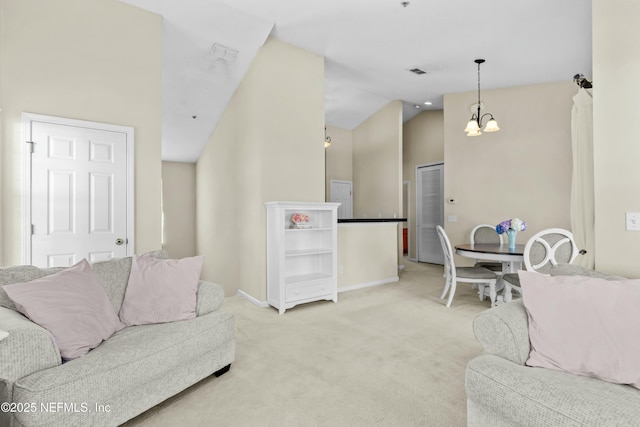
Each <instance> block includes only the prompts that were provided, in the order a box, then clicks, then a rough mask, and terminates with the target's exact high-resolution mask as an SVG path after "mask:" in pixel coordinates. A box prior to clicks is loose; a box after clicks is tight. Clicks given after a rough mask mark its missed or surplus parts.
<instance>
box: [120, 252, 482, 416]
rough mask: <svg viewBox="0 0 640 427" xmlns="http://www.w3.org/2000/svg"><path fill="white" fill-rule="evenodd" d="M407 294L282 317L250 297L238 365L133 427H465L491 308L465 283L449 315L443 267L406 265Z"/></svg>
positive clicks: (372, 291)
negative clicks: (469, 379) (471, 368)
mask: <svg viewBox="0 0 640 427" xmlns="http://www.w3.org/2000/svg"><path fill="white" fill-rule="evenodd" d="M405 265H406V268H405V270H403V271H402V272H401V274H400V281H399V282H397V283H393V284H389V285H383V286H377V287H372V288H367V289H362V290H357V291H350V292H344V293H341V294H339V295H338V303H336V304H334V303H333V302H330V301H328V302H324V301H323V302H316V303H311V304H305V305H301V306H297V307H295V308H293V309H291V310H287V312H286V313H285V314H284V315H282V316H281V315H279V314H278V313H277V311H276V310H275V309H272V308H269V309H262V308H258V307H256V306H254V305H252V304H251V303H249V302H248V301H246V300H244V299H242V298H240V297H237V296H235V297H230V298H227V299H226V301H225V303H224V306H223V310H226V311H229V312H232V313H234V314H235V317H236V328H237V349H236V360H235V362H234V364H233V366H232V367H231V370H230V371H229V372H228V373H227V374H225V375H223V376H221V377H220V378H215V377H210V378H207V379H205V380H203V381H201V382H200V383H198V384H196V385H195V386H193V387H190V388H189V389H187V390H185V391H184V392H182V393H181V394H179V395H177V396H175V397H173V398H171V399H169V400H167V401H165V402H163V403H162V404H160V405H158V406H157V407H155V408H152V409H151V410H149V411H147V412H146V413H144V414H142V415H140V416H139V417H137V418H135V419H134V420H131V421H129V422H128V423H127V424H126V426H129V427H132V426H154V427H155V426H274V427H275V426H332V427H333V426H464V425H466V397H465V392H464V370H465V365H466V363H467V361H468V360H469V359H471V358H473V357H474V356H476V355H478V354H480V353H481V352H482V349H481V347H480V345H479V344H478V343H477V342H476V340H475V339H474V337H473V331H472V327H471V323H472V320H473V318H474V317H475V315H476V314H478V313H480V312H481V311H483V310H486V309H487V308H489V302H488V300H485V301H483V302H481V301H480V300H479V299H478V297H477V294H476V293H475V292H476V291H473V290H472V289H471V287H470V286H469V285H468V284H465V283H461V284H459V286H458V291H457V292H456V296H455V298H454V301H453V304H452V306H451V308H449V309H447V308H445V307H444V302H443V301H442V300H440V298H439V296H440V293H441V291H442V286H443V283H444V279H443V278H442V271H443V270H442V267H440V266H433V265H428V264H418V263H412V262H409V261H405Z"/></svg>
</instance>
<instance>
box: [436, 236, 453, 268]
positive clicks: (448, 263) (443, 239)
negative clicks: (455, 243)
mask: <svg viewBox="0 0 640 427" xmlns="http://www.w3.org/2000/svg"><path fill="white" fill-rule="evenodd" d="M436 231H437V233H438V239H440V244H441V245H442V252H444V271H445V274H447V275H449V276H451V275H454V274H455V264H454V261H453V249H452V247H451V242H450V241H449V237H448V236H447V233H446V232H445V231H444V228H442V227H441V226H439V225H436Z"/></svg>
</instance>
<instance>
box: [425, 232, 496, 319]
mask: <svg viewBox="0 0 640 427" xmlns="http://www.w3.org/2000/svg"><path fill="white" fill-rule="evenodd" d="M436 231H437V232H438V238H439V239H440V244H441V245H442V251H443V252H444V276H445V282H444V290H443V291H442V295H440V299H444V298H445V297H446V296H447V294H448V295H449V297H448V299H447V307H451V302H452V301H453V296H454V295H455V293H456V286H457V283H458V282H466V283H471V284H474V283H475V284H478V287H479V289H480V300H482V299H483V297H484V289H485V287H486V286H489V297H490V299H491V306H492V307H493V306H494V305H495V302H496V281H497V279H498V276H497V275H496V274H495V273H494V272H493V271H491V270H487V269H486V268H484V267H456V265H455V262H454V259H453V249H452V247H451V242H450V241H449V237H448V236H447V233H446V232H445V231H444V228H442V227H441V226H439V225H438V226H436Z"/></svg>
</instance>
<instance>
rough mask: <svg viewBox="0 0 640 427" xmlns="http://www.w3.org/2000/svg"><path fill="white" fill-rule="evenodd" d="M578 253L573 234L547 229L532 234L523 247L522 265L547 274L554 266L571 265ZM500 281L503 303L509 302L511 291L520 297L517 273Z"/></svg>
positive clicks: (529, 269) (507, 275)
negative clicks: (502, 285)
mask: <svg viewBox="0 0 640 427" xmlns="http://www.w3.org/2000/svg"><path fill="white" fill-rule="evenodd" d="M579 252H580V251H579V249H578V246H577V245H576V242H575V240H573V233H571V232H570V231H569V230H565V229H563V228H548V229H546V230H542V231H539V232H538V233H536V234H534V235H533V236H532V237H531V238H530V239H529V240H528V241H527V243H526V244H525V245H524V254H523V257H524V265H525V268H526V269H527V271H535V272H538V273H548V272H549V270H550V269H551V267H553V266H554V265H558V264H571V263H572V262H573V260H574V259H575V258H576V257H577V256H578V253H579ZM502 279H503V281H504V285H505V290H504V302H509V301H510V300H511V293H512V291H516V292H518V293H519V294H521V295H522V289H521V287H520V278H519V277H518V273H508V274H505V275H503V276H502Z"/></svg>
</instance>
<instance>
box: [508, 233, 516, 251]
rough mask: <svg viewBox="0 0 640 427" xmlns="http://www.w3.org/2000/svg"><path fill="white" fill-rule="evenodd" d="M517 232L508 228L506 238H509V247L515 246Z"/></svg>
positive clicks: (513, 247)
mask: <svg viewBox="0 0 640 427" xmlns="http://www.w3.org/2000/svg"><path fill="white" fill-rule="evenodd" d="M517 234H518V231H517V230H514V229H513V228H510V229H508V230H507V239H509V249H515V248H516V235H517Z"/></svg>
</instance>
